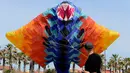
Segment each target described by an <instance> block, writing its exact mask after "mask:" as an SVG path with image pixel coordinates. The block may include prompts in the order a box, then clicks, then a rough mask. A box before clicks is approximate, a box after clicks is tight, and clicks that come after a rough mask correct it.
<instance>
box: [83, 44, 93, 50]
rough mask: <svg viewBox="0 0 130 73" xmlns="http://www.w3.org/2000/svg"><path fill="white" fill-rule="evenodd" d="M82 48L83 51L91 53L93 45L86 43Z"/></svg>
mask: <svg viewBox="0 0 130 73" xmlns="http://www.w3.org/2000/svg"><path fill="white" fill-rule="evenodd" d="M84 47H85V49H86V50H87V51H89V52H90V51H92V49H93V44H92V43H91V42H87V43H86V44H85V45H84Z"/></svg>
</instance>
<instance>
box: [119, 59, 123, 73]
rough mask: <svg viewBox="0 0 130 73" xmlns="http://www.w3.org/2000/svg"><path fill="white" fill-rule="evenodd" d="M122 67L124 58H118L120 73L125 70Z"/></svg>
mask: <svg viewBox="0 0 130 73" xmlns="http://www.w3.org/2000/svg"><path fill="white" fill-rule="evenodd" d="M122 65H123V61H122V58H121V57H119V58H118V70H119V73H121V69H122V68H123V67H122Z"/></svg>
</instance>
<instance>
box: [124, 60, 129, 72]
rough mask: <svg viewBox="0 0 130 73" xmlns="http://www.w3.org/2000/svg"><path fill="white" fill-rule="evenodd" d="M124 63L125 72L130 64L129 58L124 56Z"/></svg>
mask: <svg viewBox="0 0 130 73" xmlns="http://www.w3.org/2000/svg"><path fill="white" fill-rule="evenodd" d="M124 63H125V72H126V71H127V70H128V66H130V58H124Z"/></svg>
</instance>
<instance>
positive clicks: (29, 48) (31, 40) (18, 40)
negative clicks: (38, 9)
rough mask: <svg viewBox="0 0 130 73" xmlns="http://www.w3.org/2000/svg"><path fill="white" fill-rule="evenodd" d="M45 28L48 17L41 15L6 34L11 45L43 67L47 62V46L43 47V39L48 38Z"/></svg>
mask: <svg viewBox="0 0 130 73" xmlns="http://www.w3.org/2000/svg"><path fill="white" fill-rule="evenodd" d="M45 26H48V23H47V21H46V17H44V16H43V15H42V14H40V15H39V16H37V17H36V18H35V19H33V20H32V21H31V22H29V23H28V24H26V25H25V26H23V27H21V28H20V29H18V30H16V31H12V32H7V33H6V37H7V39H8V40H9V41H10V42H11V43H13V44H14V45H15V46H16V47H17V48H19V49H20V50H21V51H22V52H24V53H25V54H26V55H28V56H29V57H31V59H33V60H34V61H35V62H36V63H38V64H40V65H41V66H43V67H44V66H45V65H46V62H47V60H46V59H45V57H47V53H46V52H45V49H46V46H44V45H43V42H45V40H43V37H45V38H47V37H48V36H47V34H46V31H45Z"/></svg>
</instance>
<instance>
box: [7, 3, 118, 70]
mask: <svg viewBox="0 0 130 73" xmlns="http://www.w3.org/2000/svg"><path fill="white" fill-rule="evenodd" d="M6 37H7V38H8V40H9V41H10V42H11V43H13V44H14V45H15V46H16V47H17V48H19V49H20V50H21V51H22V52H24V53H25V54H26V55H28V56H29V57H30V58H31V59H32V60H34V61H35V62H36V63H38V64H40V65H41V66H42V67H44V66H46V65H47V64H48V63H50V62H53V63H54V65H55V68H56V70H57V73H69V68H70V63H71V62H75V63H76V64H77V65H78V66H80V67H82V66H84V64H85V62H86V60H87V58H88V56H89V55H88V52H87V50H86V49H85V48H84V47H81V45H84V44H85V43H87V42H91V43H92V44H93V45H94V52H95V53H98V54H100V53H102V52H103V51H104V50H106V49H107V48H108V47H109V46H110V45H111V44H112V43H113V42H114V41H115V40H116V39H117V38H118V37H119V33H118V32H116V31H112V30H109V29H107V28H105V27H104V26H101V25H98V24H97V23H96V22H95V21H93V20H92V19H91V18H90V17H89V16H85V15H84V14H83V13H82V12H81V10H80V9H79V8H78V7H76V6H75V5H74V4H73V3H71V2H68V1H63V2H62V3H60V4H58V5H57V6H56V7H53V8H51V9H48V10H47V11H45V12H43V13H41V14H40V15H38V16H37V17H36V18H34V19H33V20H32V21H31V22H29V23H28V24H26V25H24V26H23V27H21V28H19V29H18V30H15V31H11V32H7V33H6Z"/></svg>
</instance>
